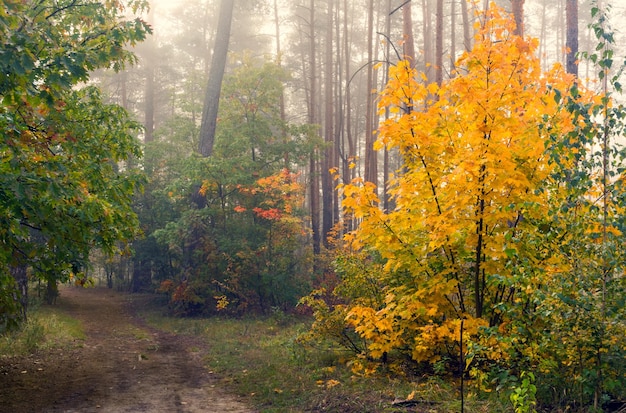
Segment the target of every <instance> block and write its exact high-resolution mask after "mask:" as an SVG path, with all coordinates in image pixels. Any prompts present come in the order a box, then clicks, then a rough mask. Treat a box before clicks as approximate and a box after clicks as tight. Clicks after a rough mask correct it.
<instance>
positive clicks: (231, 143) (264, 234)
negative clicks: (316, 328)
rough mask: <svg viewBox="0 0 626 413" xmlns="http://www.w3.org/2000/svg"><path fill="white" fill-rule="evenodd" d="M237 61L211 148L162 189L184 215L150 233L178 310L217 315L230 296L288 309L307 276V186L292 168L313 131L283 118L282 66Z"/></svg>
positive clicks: (249, 306)
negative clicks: (162, 255)
mask: <svg viewBox="0 0 626 413" xmlns="http://www.w3.org/2000/svg"><path fill="white" fill-rule="evenodd" d="M240 60H241V62H242V63H241V64H240V65H239V66H238V67H236V68H234V70H233V71H232V72H231V73H230V74H228V75H227V76H226V77H225V79H224V87H223V91H222V97H221V99H222V102H221V104H220V127H219V129H218V130H217V135H216V141H215V148H214V152H213V154H212V155H211V157H209V158H198V157H189V158H188V159H186V160H185V161H183V162H182V164H181V165H180V166H179V167H178V168H180V169H179V177H177V178H175V179H172V180H171V181H170V182H169V187H168V188H167V189H166V190H165V191H166V192H167V193H168V197H169V198H170V200H171V201H170V202H172V203H173V204H175V207H176V208H178V209H179V210H180V213H179V214H178V216H175V217H173V219H171V220H169V222H166V223H162V224H161V225H162V227H161V228H160V229H158V230H156V231H154V235H153V238H154V239H156V240H157V242H158V244H159V245H161V246H164V247H166V248H167V250H168V253H169V254H170V257H171V262H172V273H171V274H168V276H167V277H163V278H161V281H162V283H161V291H163V292H166V293H167V294H168V295H169V298H170V305H171V306H172V309H173V310H174V311H175V312H176V313H177V314H180V315H189V314H198V313H211V312H215V311H217V309H218V305H225V303H226V302H228V303H229V306H228V307H229V308H230V309H231V310H232V311H236V312H244V311H248V312H250V311H268V310H269V309H270V307H284V308H287V307H290V306H293V305H295V302H296V300H297V298H299V294H300V293H301V292H302V291H303V288H305V286H307V285H308V282H309V281H308V280H309V279H308V276H309V273H310V269H309V267H310V252H309V251H307V248H306V243H305V242H304V241H303V237H304V236H307V235H308V233H307V232H306V231H303V224H302V221H301V220H302V216H303V214H302V204H303V186H302V185H300V184H299V183H298V182H297V179H296V178H297V176H296V174H294V173H291V172H290V170H291V169H292V168H296V167H298V166H302V165H304V164H306V162H307V161H308V159H309V154H310V152H311V151H312V147H313V144H312V143H311V142H309V137H310V135H311V132H310V131H309V129H308V128H306V127H295V126H293V125H286V124H284V123H283V121H282V118H281V111H280V97H281V96H282V92H283V82H285V80H286V79H287V75H286V73H285V71H284V70H283V69H281V68H280V66H278V65H277V64H275V63H273V62H272V63H270V62H256V61H255V60H254V59H252V58H250V57H249V56H242V57H241V58H240ZM284 133H287V134H288V139H284ZM314 144H316V145H317V144H319V141H315V142H314ZM285 153H289V154H290V157H289V159H290V162H291V164H290V167H289V168H284V154H285ZM173 166H174V165H173ZM196 182H201V183H202V184H201V186H200V187H198V186H197V185H196V184H195V183H196ZM278 286H280V288H278ZM216 297H220V298H221V299H222V300H221V301H220V300H218V299H216ZM220 303H221V304H220ZM221 309H223V308H221Z"/></svg>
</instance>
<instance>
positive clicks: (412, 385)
mask: <svg viewBox="0 0 626 413" xmlns="http://www.w3.org/2000/svg"><path fill="white" fill-rule="evenodd" d="M144 309H145V307H144ZM144 311H146V310H144ZM143 316H144V317H145V318H146V320H147V321H148V323H150V324H151V325H153V326H154V327H156V328H159V329H163V330H166V331H170V332H174V333H177V334H186V335H193V336H196V337H200V338H202V339H203V341H204V342H205V343H206V348H205V349H204V350H206V351H205V354H206V355H205V359H204V361H205V364H206V367H207V368H208V369H209V370H210V371H211V372H212V373H213V374H215V375H216V376H217V377H218V378H220V381H221V383H222V384H223V385H224V386H225V387H227V388H229V389H230V390H231V391H233V392H234V393H236V394H238V395H240V396H243V397H244V398H246V399H247V400H249V402H250V404H252V405H254V406H255V407H256V408H257V409H259V411H260V412H264V413H278V412H281V413H285V412H308V411H325V412H344V413H348V412H359V413H392V412H429V413H430V412H432V413H443V412H446V413H448V412H460V411H461V402H460V396H459V392H458V389H457V387H456V386H455V385H451V384H450V383H448V382H446V381H444V380H442V379H439V378H413V379H409V378H406V377H403V376H401V375H397V374H392V373H391V372H387V373H385V374H379V375H374V376H371V377H363V376H360V375H356V374H355V373H354V372H353V371H352V369H351V368H350V365H349V363H347V358H346V357H345V356H346V355H345V354H342V353H341V352H335V351H329V350H321V349H312V348H307V347H304V346H303V345H301V344H300V343H299V342H298V341H297V337H298V336H299V335H300V334H301V333H302V332H304V331H306V329H307V328H308V324H309V321H308V320H303V319H290V320H285V319H284V317H282V318H276V317H267V318H243V319H229V318H220V317H215V318H205V319H182V318H172V317H167V316H164V315H163V314H162V311H159V310H155V309H152V310H147V311H146V312H144V313H143ZM411 393H413V394H414V396H413V400H416V401H417V400H421V401H428V402H429V403H416V404H414V405H412V406H407V405H404V406H400V407H398V406H394V405H392V402H393V401H394V400H406V399H407V397H408V396H409V394H411ZM509 411H512V410H511V409H510V407H508V406H507V405H506V404H503V403H501V402H499V401H498V398H497V397H493V396H491V397H490V398H489V399H488V400H479V399H478V398H477V397H472V395H471V394H468V395H466V402H465V412H468V413H469V412H484V413H492V412H499V413H505V412H509Z"/></svg>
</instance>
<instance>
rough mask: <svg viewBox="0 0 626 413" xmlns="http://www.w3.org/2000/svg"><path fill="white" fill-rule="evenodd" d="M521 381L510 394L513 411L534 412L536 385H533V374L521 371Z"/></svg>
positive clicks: (516, 412) (521, 412) (520, 412)
mask: <svg viewBox="0 0 626 413" xmlns="http://www.w3.org/2000/svg"><path fill="white" fill-rule="evenodd" d="M520 379H521V380H522V382H521V383H520V384H519V386H518V387H515V389H514V390H513V392H512V393H511V395H510V399H511V403H513V407H514V408H515V413H533V412H535V405H536V404H537V401H536V400H535V395H536V394H537V386H535V384H534V381H535V375H534V374H533V373H530V372H529V373H526V372H522V374H521V375H520Z"/></svg>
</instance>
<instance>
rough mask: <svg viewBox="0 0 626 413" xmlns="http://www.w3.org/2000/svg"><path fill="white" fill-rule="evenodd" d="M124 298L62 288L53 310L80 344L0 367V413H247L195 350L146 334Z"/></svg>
mask: <svg viewBox="0 0 626 413" xmlns="http://www.w3.org/2000/svg"><path fill="white" fill-rule="evenodd" d="M128 297H129V296H128V295H124V294H120V293H116V292H113V291H111V290H105V289H79V288H64V289H63V290H62V292H61V297H60V298H59V303H58V305H59V306H60V307H61V308H62V309H64V310H66V311H68V312H70V314H72V315H73V316H74V317H76V318H78V319H80V320H81V321H82V323H83V326H84V329H85V333H86V335H87V338H86V340H85V341H84V343H83V344H82V346H77V347H76V348H73V349H69V350H67V349H63V350H62V349H58V350H54V351H52V352H51V351H47V352H45V353H41V354H34V355H31V356H29V357H23V358H17V359H15V358H14V359H0V412H3V413H4V412H7V413H9V412H11V413H20V412H29V413H30V412H81V413H84V412H150V413H161V412H163V413H166V412H167V413H170V412H188V413H194V412H208V413H218V412H219V413H222V412H235V413H249V412H252V410H251V409H249V408H246V406H245V405H244V404H243V403H241V402H239V401H237V400H236V398H235V397H233V396H230V395H227V394H226V393H225V392H224V391H223V390H220V389H219V388H217V387H216V384H217V380H216V379H215V378H213V377H212V375H211V374H210V373H209V372H207V371H206V370H205V369H204V368H203V367H202V362H201V354H200V352H198V351H197V350H198V348H199V347H202V346H201V345H199V343H197V342H194V341H193V339H192V338H188V337H187V338H186V337H179V336H175V335H172V334H168V333H163V332H159V331H154V330H151V329H149V328H148V327H146V326H145V325H143V324H142V323H141V322H140V321H139V320H137V319H135V318H133V316H132V315H131V314H130V313H131V311H130V306H129V298H128ZM193 350H195V352H194V351H193Z"/></svg>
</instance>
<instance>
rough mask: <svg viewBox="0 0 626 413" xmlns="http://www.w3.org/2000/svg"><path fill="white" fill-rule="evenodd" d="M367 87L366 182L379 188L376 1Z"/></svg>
mask: <svg viewBox="0 0 626 413" xmlns="http://www.w3.org/2000/svg"><path fill="white" fill-rule="evenodd" d="M367 9H368V11H367V61H368V62H369V65H368V67H367V86H366V90H365V92H366V99H367V104H366V111H367V112H366V113H365V180H366V181H368V182H371V183H373V184H374V185H377V186H378V159H377V156H376V151H375V150H374V133H373V132H374V97H373V96H372V89H373V88H374V70H373V67H372V65H373V59H374V0H369V2H368V7H367Z"/></svg>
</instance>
